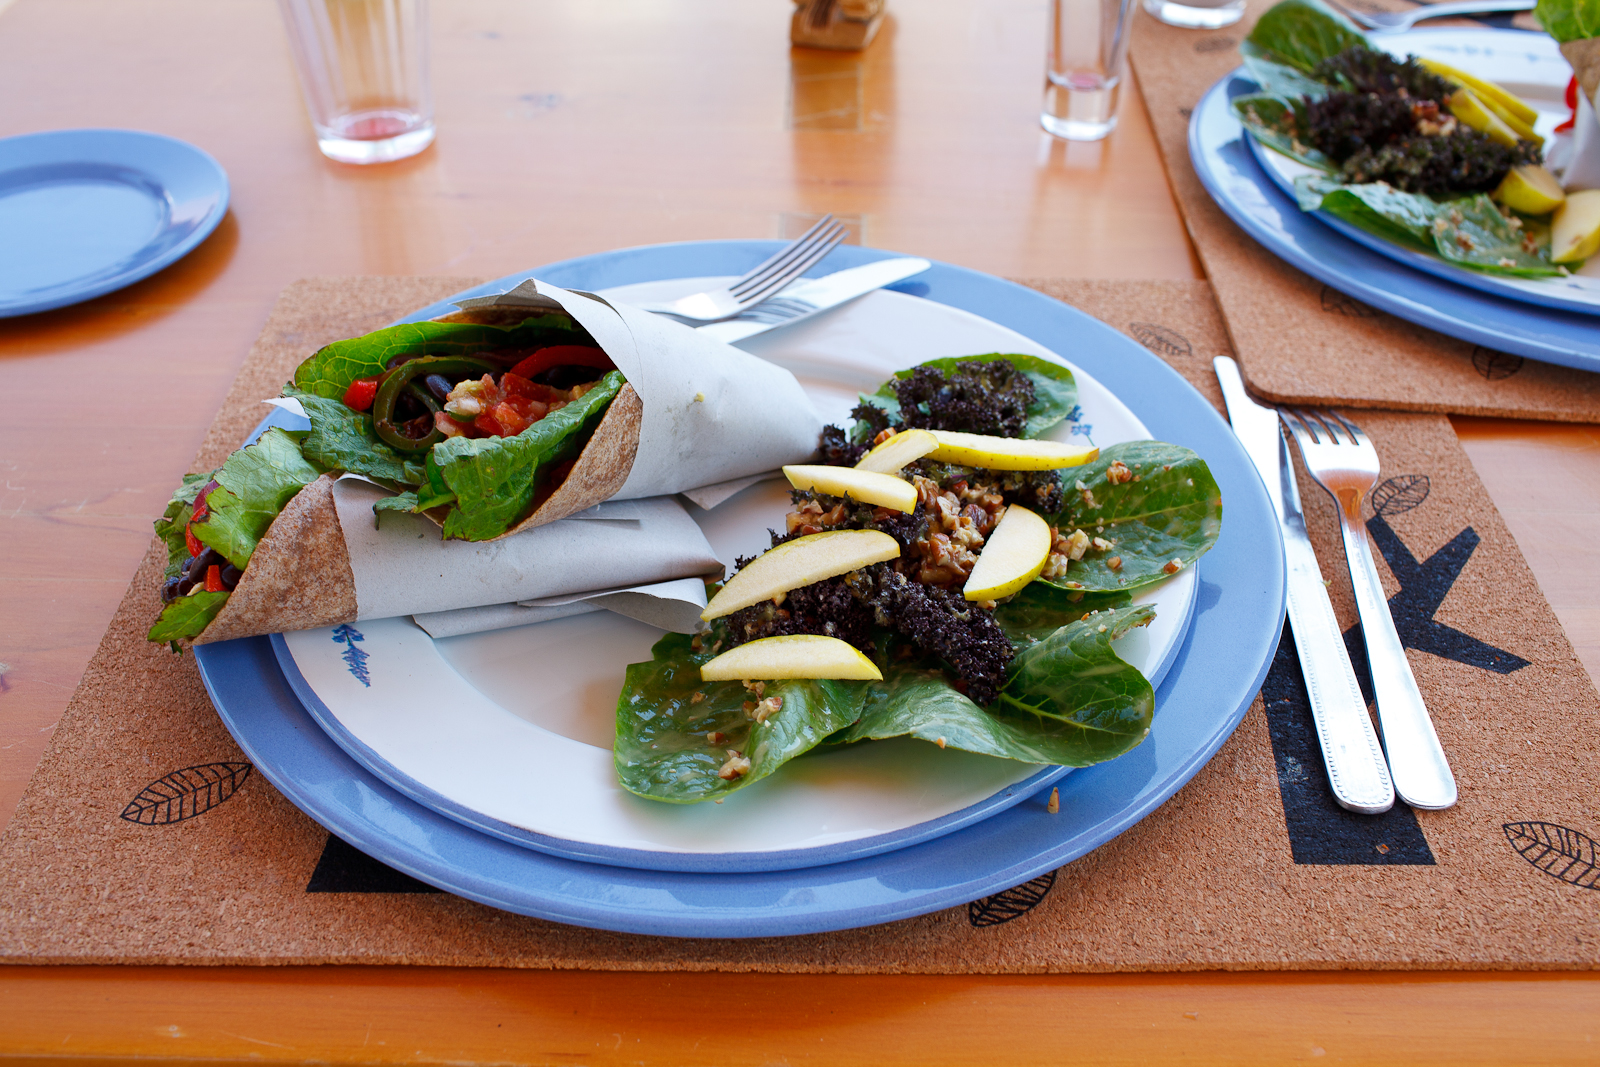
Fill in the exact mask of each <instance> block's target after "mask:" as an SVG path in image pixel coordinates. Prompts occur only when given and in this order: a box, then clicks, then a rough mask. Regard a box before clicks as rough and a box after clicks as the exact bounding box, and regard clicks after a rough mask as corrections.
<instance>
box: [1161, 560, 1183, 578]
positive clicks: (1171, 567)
mask: <svg viewBox="0 0 1600 1067" xmlns="http://www.w3.org/2000/svg"><path fill="white" fill-rule="evenodd" d="M1181 570H1183V560H1181V559H1178V558H1177V557H1176V556H1174V557H1173V558H1172V559H1170V560H1168V561H1167V562H1166V563H1165V564H1163V565H1162V567H1161V572H1162V573H1163V574H1177V573H1178V572H1179V571H1181Z"/></svg>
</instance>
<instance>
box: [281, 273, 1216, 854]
mask: <svg viewBox="0 0 1600 1067" xmlns="http://www.w3.org/2000/svg"><path fill="white" fill-rule="evenodd" d="M710 281H711V280H710V279H679V280H676V281H672V282H655V283H649V284H644V285H634V286H626V287H622V288H618V289H611V290H606V291H605V292H604V295H606V296H607V297H611V298H616V299H622V300H627V301H633V302H642V301H646V300H663V299H672V298H674V297H677V296H681V295H685V294H687V293H690V292H695V291H697V290H699V289H703V288H706V287H707V283H709V282H710ZM743 347H745V348H747V349H748V350H750V351H752V352H754V353H756V354H757V355H760V356H762V357H764V358H767V359H770V360H772V361H773V362H775V363H779V364H781V365H782V366H784V367H786V368H788V369H789V370H790V371H792V372H793V373H794V374H795V376H796V377H797V378H798V379H799V380H800V382H801V383H802V385H804V386H805V388H806V389H807V391H808V393H809V394H810V395H811V396H812V397H813V399H814V400H815V401H816V403H817V405H818V407H819V408H820V409H821V410H822V413H823V415H824V416H825V417H826V418H828V419H830V420H833V421H836V422H841V423H842V422H844V421H845V420H847V419H848V416H849V411H850V409H851V407H853V406H854V405H855V403H856V396H857V393H859V392H865V391H870V390H872V389H873V388H876V386H877V385H878V384H879V383H880V382H882V381H883V380H884V379H886V378H888V377H889V376H890V375H891V374H892V373H893V372H894V371H896V370H899V369H903V368H905V367H907V366H911V365H913V364H915V363H919V362H922V361H924V360H927V359H932V358H936V357H940V356H956V355H971V354H976V353H983V352H1022V353H1029V354H1033V355H1037V356H1042V357H1044V358H1047V359H1059V358H1060V357H1058V356H1056V355H1055V354H1054V353H1051V352H1049V351H1048V350H1046V349H1044V348H1043V347H1041V346H1040V345H1038V344H1037V343H1035V342H1033V341H1030V340H1028V339H1027V338H1025V337H1023V336H1022V335H1021V334H1018V333H1015V332H1013V331H1011V330H1008V329H1006V328H1004V327H1001V326H999V325H996V324H995V323H992V322H989V321H988V320H986V319H982V318H979V317H977V316H975V315H972V314H970V313H968V312H965V311H961V310H958V309H956V308H952V307H948V306H946V305H943V304H937V303H934V302H932V301H925V300H920V299H917V298H916V297H912V296H907V295H904V294H901V293H895V292H887V291H880V292H877V293H872V294H869V295H868V296H866V297H863V298H862V299H860V300H858V301H856V302H855V303H853V304H851V305H849V306H847V307H844V308H840V309H838V310H835V311H833V312H831V313H829V314H826V315H822V316H819V317H817V318H816V319H813V320H811V321H809V322H806V323H802V324H800V325H797V326H794V327H791V328H789V329H787V330H779V331H775V332H773V333H771V334H768V335H765V336H762V337H756V338H751V339H750V340H748V341H746V342H744V345H743ZM1069 365H1070V362H1069ZM1073 371H1074V374H1075V376H1076V379H1077V384H1078V398H1079V405H1080V414H1079V417H1075V418H1074V419H1072V420H1069V421H1068V422H1067V423H1064V424H1063V425H1062V426H1061V427H1059V428H1058V430H1059V432H1058V434H1057V436H1059V437H1061V438H1063V439H1065V438H1068V437H1070V436H1073V435H1075V434H1076V435H1078V436H1079V437H1080V438H1081V437H1085V436H1089V437H1092V439H1093V440H1094V441H1095V442H1097V443H1099V444H1100V445H1102V446H1104V445H1110V444H1115V443H1117V442H1120V441H1126V440H1136V439H1141V438H1148V437H1149V436H1150V435H1149V433H1148V431H1146V429H1145V427H1144V425H1143V424H1142V423H1141V422H1140V421H1139V420H1138V419H1137V418H1135V417H1134V415H1133V413H1132V412H1131V411H1129V410H1128V408H1127V407H1126V406H1125V405H1124V404H1122V402H1121V401H1119V400H1118V399H1117V398H1116V397H1114V396H1113V395H1112V394H1111V393H1110V392H1109V391H1108V390H1106V389H1105V388H1104V387H1103V386H1101V385H1100V384H1099V383H1098V382H1097V381H1095V380H1094V379H1093V378H1091V377H1089V376H1088V375H1087V374H1085V373H1083V372H1082V371H1081V370H1079V369H1077V368H1076V367H1074V368H1073ZM787 508H788V493H787V488H786V486H784V485H783V484H782V483H779V482H766V483H762V484H760V485H756V486H753V487H751V488H749V489H747V490H745V491H744V492H742V493H740V494H739V495H738V496H736V497H734V498H733V499H731V500H729V501H727V502H725V503H723V504H721V505H719V506H718V507H717V508H715V509H713V510H712V511H709V512H706V511H699V510H698V509H695V510H694V514H695V516H696V518H697V520H699V521H700V522H701V525H702V526H703V528H704V529H705V531H706V535H707V538H708V539H709V540H710V542H711V544H712V547H713V548H714V549H715V550H716V552H717V554H718V556H719V557H720V558H722V559H723V560H724V561H725V562H727V563H729V564H731V563H732V562H733V559H734V557H735V556H737V555H753V554H755V553H756V552H758V551H760V550H761V549H763V548H765V547H766V546H767V544H768V543H769V542H768V538H767V534H766V530H767V529H768V528H769V527H776V526H779V525H781V522H782V517H783V515H784V513H785V512H786V511H787ZM1196 584H1197V583H1196V580H1195V573H1194V570H1193V569H1192V568H1191V569H1189V570H1185V571H1183V572H1180V573H1179V574H1178V575H1175V576H1174V577H1173V578H1171V579H1169V580H1167V581H1166V582H1163V583H1161V584H1160V585H1158V586H1154V587H1151V588H1148V589H1146V590H1144V591H1143V593H1142V595H1141V596H1139V597H1138V598H1137V600H1138V601H1139V602H1141V603H1152V604H1154V605H1155V606H1156V609H1157V617H1156V621H1155V622H1154V623H1153V624H1152V625H1151V626H1150V627H1148V628H1146V629H1144V630H1138V631H1135V632H1134V633H1133V634H1130V635H1129V636H1128V637H1126V638H1124V639H1123V641H1122V642H1121V643H1120V644H1119V646H1118V647H1119V651H1120V652H1121V654H1122V655H1123V656H1124V657H1125V658H1126V659H1128V660H1129V662H1131V663H1133V664H1134V665H1135V666H1137V667H1139V668H1140V669H1141V670H1142V671H1144V673H1145V674H1146V676H1147V677H1149V678H1151V680H1152V682H1153V683H1156V684H1159V682H1160V680H1161V678H1162V677H1164V675H1165V673H1166V670H1167V668H1168V667H1169V666H1171V662H1172V660H1173V658H1174V657H1175V655H1176V653H1177V650H1178V647H1179V645H1180V644H1181V641H1182V638H1183V635H1184V632H1185V631H1186V629H1187V627H1188V622H1189V619H1190V617H1191V615H1192V612H1193V610H1194V601H1195V591H1196ZM355 630H356V631H358V632H359V634H360V637H359V638H358V639H356V640H355V641H354V642H351V641H346V640H342V639H341V634H340V632H339V628H335V629H323V630H309V631H301V632H298V633H290V634H285V635H283V637H282V639H281V643H280V645H279V647H280V650H281V652H282V654H281V655H280V658H281V659H282V660H283V666H284V668H285V672H286V674H288V675H289V677H290V679H291V682H292V683H294V684H295V685H296V689H297V692H299V693H300V694H301V696H302V699H305V700H306V703H307V705H308V706H309V707H310V708H311V710H312V714H313V715H314V716H316V717H317V718H318V720H319V722H321V723H322V724H323V726H324V728H326V729H328V731H329V733H330V734H331V735H332V736H333V737H334V738H335V740H337V741H339V743H340V744H341V745H342V746H343V747H345V749H346V750H347V751H349V752H350V753H351V754H352V755H354V756H355V757H356V758H357V759H358V760H360V761H361V762H362V763H363V764H364V765H366V766H367V767H368V768H369V769H371V770H373V771H374V773H376V774H378V775H379V777H381V778H383V779H384V780H385V781H387V782H389V783H390V784H392V785H395V786H396V787H397V788H400V789H401V790H402V791H404V792H406V793H408V794H409V795H411V796H413V797H414V798H416V799H418V800H420V801H421V802H423V803H424V804H427V805H428V806H430V807H433V808H434V809H435V810H438V811H441V812H442V813H444V814H447V815H450V816H451V817H453V818H456V819H459V820H461V821H463V822H466V823H468V824H469V825H472V826H474V827H476V828H478V829H480V830H483V831H485V832H487V833H491V834H494V835H496V836H499V837H503V838H506V839H507V840H512V841H515V842H517V843H519V844H524V845H527V846H529V847H532V848H537V849H540V850H542V851H547V852H552V853H555V854H558V855H565V856H570V857H574V858H581V859H585V860H589V861H591V862H601V863H613V864H617V865H623V866H631V867H642V868H657V869H670V870H730V871H731V870H773V869H782V868H788V867H798V866H811V865H816V864H821V863H832V862H838V861H840V860H843V859H848V858H856V857H860V856H863V855H870V854H872V853H874V852H882V851H888V850H890V849H894V848H900V847H904V846H905V845H909V844H913V843H916V842H919V841H925V840H928V839H929V838H930V837H934V836H938V835H939V834H941V833H947V832H950V831H951V830H955V829H959V828H960V827H962V826H965V825H970V824H971V823H972V822H974V821H976V820H978V819H981V818H986V817H987V816H989V815H992V814H996V813H998V812H999V811H1002V810H1004V809H1005V808H1006V807H1008V806H1010V805H1011V804H1014V803H1016V802H1018V801H1020V800H1021V799H1023V798H1024V797H1026V796H1027V795H1029V794H1030V793H1031V792H1033V791H1034V790H1036V789H1037V788H1040V787H1042V786H1043V785H1045V784H1048V783H1049V782H1050V781H1053V780H1055V779H1056V778H1058V777H1059V776H1060V774H1062V773H1064V772H1063V771H1062V770H1061V769H1060V768H1040V767H1038V766H1036V765H1032V764H1024V763H1018V762H1015V761H1012V760H1003V759H995V758H992V757H987V756H978V755H973V754H971V753H962V752H956V751H954V750H948V749H947V750H942V751H941V750H940V749H938V748H936V747H935V746H932V745H929V744H926V743H924V742H919V741H914V740H908V739H902V740H896V741H888V742H873V743H871V744H862V745H852V746H847V747H843V748H839V749H833V750H829V751H825V752H813V753H810V754H808V755H806V756H804V757H802V758H800V759H797V760H795V761H793V762H791V763H790V764H788V765H786V766H785V767H783V768H782V769H781V770H779V771H778V772H776V773H775V774H773V775H772V776H771V777H770V778H768V779H766V780H764V781H763V782H761V783H760V784H759V785H756V786H753V787H751V788H749V789H745V790H742V791H740V792H738V793H736V794H734V795H732V796H730V797H728V798H727V799H726V801H725V802H724V803H722V804H698V805H691V806H682V805H669V804H662V803H659V802H655V801H649V800H643V799H641V798H638V797H635V796H633V795H632V794H630V793H628V792H626V791H625V790H623V789H622V788H621V786H620V785H618V783H617V779H616V773H615V770H614V769H613V766H612V753H611V740H612V737H613V733H614V722H615V708H616V700H617V694H618V692H619V690H620V689H621V684H622V675H623V668H624V666H625V665H626V664H628V663H632V662H638V661H641V660H646V659H648V658H649V655H650V646H651V644H653V643H654V642H655V640H656V639H657V638H659V636H660V631H658V630H655V629H653V628H651V627H649V626H645V625H644V624H642V623H637V622H634V621H631V620H629V619H625V618H623V617H621V616H618V615H614V614H611V613H609V612H596V613H593V614H589V615H582V616H578V617H574V618H569V619H562V620H558V621H554V622H547V623H542V624H539V625H536V626H527V627H519V628H517V629H512V630H502V631H496V632H491V633H486V634H471V635H466V636H462V637H453V638H446V639H443V640H439V641H435V640H433V639H431V638H429V637H428V635H427V634H425V633H424V632H423V631H422V630H421V629H419V628H418V627H416V626H415V625H414V624H413V623H412V622H411V621H410V620H409V619H387V620H377V621H372V622H363V623H359V624H357V626H356V627H355ZM352 650H354V651H352ZM297 674H298V676H299V677H298V678H297V677H296V675H297Z"/></svg>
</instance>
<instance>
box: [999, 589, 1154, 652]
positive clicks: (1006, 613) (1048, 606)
mask: <svg viewBox="0 0 1600 1067" xmlns="http://www.w3.org/2000/svg"><path fill="white" fill-rule="evenodd" d="M1132 602H1133V594H1132V593H1129V592H1127V591H1126V590H1120V589H1119V590H1117V591H1116V592H1114V593H1086V592H1081V591H1077V590H1067V589H1058V588H1056V587H1055V586H1053V585H1051V584H1049V583H1048V582H1029V583H1028V584H1027V585H1025V586H1023V587H1022V592H1020V593H1018V594H1017V595H1016V596H1014V597H1012V598H1011V599H1010V600H1008V601H1006V602H1005V603H1003V604H1001V605H1000V606H999V607H997V608H995V609H994V620H995V622H998V623H999V624H1000V628H1001V629H1002V630H1004V631H1005V632H1006V636H1007V637H1008V638H1010V639H1011V643H1012V644H1013V645H1014V646H1016V647H1017V648H1022V647H1024V646H1025V645H1028V644H1031V643H1033V642H1034V641H1043V640H1044V639H1045V638H1046V637H1049V636H1050V635H1051V634H1053V633H1055V632H1056V630H1058V629H1060V628H1061V627H1062V626H1065V625H1066V624H1067V623H1069V622H1071V621H1072V620H1074V619H1078V618H1082V617H1083V616H1084V615H1088V614H1090V613H1091V612H1097V611H1109V610H1110V609H1112V608H1125V607H1127V606H1128V605H1129V604H1130V603H1132Z"/></svg>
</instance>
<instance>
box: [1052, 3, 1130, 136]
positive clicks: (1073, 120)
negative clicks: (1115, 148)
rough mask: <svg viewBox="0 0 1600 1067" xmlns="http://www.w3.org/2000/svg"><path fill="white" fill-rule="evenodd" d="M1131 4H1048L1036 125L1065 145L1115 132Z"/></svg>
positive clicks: (1124, 71)
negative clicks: (1046, 51) (1046, 50)
mask: <svg viewBox="0 0 1600 1067" xmlns="http://www.w3.org/2000/svg"><path fill="white" fill-rule="evenodd" d="M1132 15H1133V0H1050V51H1049V56H1048V59H1047V60H1046V71H1045V76H1046V80H1045V89H1044V107H1043V109H1042V110H1041V111H1040V114H1039V123H1040V125H1042V126H1043V127H1044V128H1045V129H1046V130H1048V131H1049V132H1050V133H1052V134H1054V135H1055V136H1057V137H1063V138H1066V139H1067V140H1069V141H1098V140H1100V138H1102V137H1104V136H1105V135H1106V134H1108V133H1110V132H1111V131H1112V130H1114V129H1116V128H1117V98H1118V96H1119V95H1120V94H1121V90H1122V79H1123V77H1124V75H1125V73H1126V69H1127V63H1128V30H1129V28H1130V24H1131V23H1132V22H1133V18H1132Z"/></svg>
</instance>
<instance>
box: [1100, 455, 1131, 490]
mask: <svg viewBox="0 0 1600 1067" xmlns="http://www.w3.org/2000/svg"><path fill="white" fill-rule="evenodd" d="M1106 481H1108V482H1110V483H1111V484H1112V485H1121V484H1122V483H1124V482H1131V481H1133V471H1131V470H1129V469H1128V468H1127V466H1126V465H1125V464H1124V463H1123V462H1122V460H1120V459H1118V460H1112V462H1111V466H1109V467H1107V468H1106Z"/></svg>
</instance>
